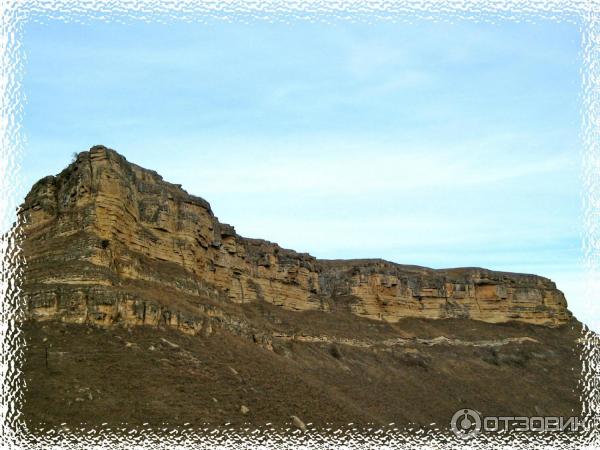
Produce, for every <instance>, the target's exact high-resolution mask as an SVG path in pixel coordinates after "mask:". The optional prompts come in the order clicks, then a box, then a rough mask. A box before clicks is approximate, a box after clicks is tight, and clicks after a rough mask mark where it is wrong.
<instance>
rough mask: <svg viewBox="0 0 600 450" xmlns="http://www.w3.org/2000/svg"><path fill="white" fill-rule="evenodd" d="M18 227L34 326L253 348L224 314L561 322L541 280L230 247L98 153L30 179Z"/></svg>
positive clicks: (156, 178) (185, 199)
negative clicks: (101, 327)
mask: <svg viewBox="0 0 600 450" xmlns="http://www.w3.org/2000/svg"><path fill="white" fill-rule="evenodd" d="M19 216H20V221H19V223H20V224H21V225H20V226H22V227H23V235H24V240H23V242H22V248H23V252H24V257H25V260H26V267H25V277H24V280H25V281H24V285H23V293H24V298H25V300H26V302H27V311H28V314H29V316H30V317H32V318H35V319H39V320H43V319H49V318H59V319H61V320H63V321H65V322H77V323H83V322H90V323H96V324H112V323H117V322H122V323H126V324H155V325H160V324H165V325H168V326H174V327H177V328H179V329H181V330H182V331H185V332H188V333H191V334H196V333H210V332H211V330H212V328H213V327H214V326H215V325H217V326H227V327H229V328H230V329H234V330H236V331H237V332H238V334H244V333H245V334H250V335H253V336H254V337H255V339H256V336H257V333H256V330H251V329H249V328H248V327H249V326H248V325H247V324H245V323H244V322H243V321H242V320H240V319H239V318H236V317H235V315H233V314H230V313H229V312H228V311H229V309H228V305H232V304H257V303H261V302H268V303H271V304H273V305H278V306H280V307H281V308H284V309H288V310H320V311H323V312H324V313H327V312H328V311H331V310H332V309H336V308H337V309H339V308H345V309H346V310H348V311H351V312H352V313H354V314H356V315H358V316H362V317H367V318H370V319H375V320H381V321H387V322H396V321H398V320H400V319H402V318H406V317H415V318H429V319H442V318H470V319H475V320H480V321H485V322H507V321H521V322H527V323H532V324H539V325H548V326H555V325H560V324H562V323H565V322H566V321H568V320H569V318H570V313H569V311H568V309H567V304H566V301H565V298H564V296H563V294H562V292H561V291H559V290H557V288H556V286H555V284H554V283H553V282H552V281H550V280H548V279H546V278H543V277H540V276H535V275H524V274H515V273H504V272H494V271H491V270H485V269H480V268H461V269H445V270H434V269H429V268H425V267H417V266H406V265H398V264H394V263H391V262H387V261H383V260H348V261H341V260H339V261H338V260H319V259H316V258H314V257H312V256H310V255H309V254H306V253H297V252H295V251H292V250H287V249H283V248H281V247H279V246H278V245H277V244H274V243H271V242H268V241H264V240H258V239H248V238H244V237H241V236H239V235H238V234H237V233H236V232H235V229H234V228H233V227H232V226H230V225H226V224H223V223H220V222H219V221H218V219H217V217H215V215H214V214H213V212H212V210H211V207H210V205H209V204H208V202H206V201H205V200H203V199H202V198H199V197H195V196H193V195H189V194H188V193H187V192H185V191H184V190H183V189H182V188H181V186H180V185H176V184H171V183H168V182H166V181H164V180H163V179H162V177H161V176H160V175H159V174H157V173H156V172H154V171H151V170H147V169H144V168H142V167H139V166H137V165H135V164H132V163H130V162H128V161H127V160H126V159H125V158H124V157H123V156H121V155H119V154H118V153H117V152H115V151H114V150H110V149H107V148H105V147H103V146H95V147H93V148H91V149H90V150H89V151H87V152H82V153H80V154H79V155H78V156H77V158H76V159H75V160H74V161H73V162H72V163H71V164H70V165H69V166H68V167H67V168H66V169H65V170H63V171H62V172H61V173H60V174H58V175H56V176H49V177H46V178H43V179H42V180H40V181H38V182H37V183H36V184H35V185H34V186H33V188H32V189H31V192H30V193H29V194H28V195H27V197H26V199H25V202H24V204H23V205H22V207H21V209H20V211H19ZM260 339H264V337H263V338H260ZM267 339H268V338H267Z"/></svg>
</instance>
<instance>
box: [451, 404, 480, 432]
mask: <svg viewBox="0 0 600 450" xmlns="http://www.w3.org/2000/svg"><path fill="white" fill-rule="evenodd" d="M450 428H452V432H453V433H454V434H455V435H456V436H457V437H459V438H460V439H470V438H473V437H475V436H477V435H478V434H479V433H480V432H481V416H480V415H479V413H478V412H477V411H473V410H472V409H459V410H458V411H456V413H454V415H453V416H452V420H451V421H450Z"/></svg>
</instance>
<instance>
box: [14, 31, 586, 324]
mask: <svg viewBox="0 0 600 450" xmlns="http://www.w3.org/2000/svg"><path fill="white" fill-rule="evenodd" d="M23 45H24V49H25V51H26V53H27V61H26V63H25V75H24V80H23V83H24V90H25V93H26V96H27V104H26V108H25V119H24V123H23V125H24V134H25V137H26V139H27V143H26V145H25V152H24V155H23V160H22V175H23V179H24V183H23V185H24V186H23V195H24V194H25V192H26V191H27V189H28V187H29V186H30V185H31V184H32V183H33V182H35V181H36V180H37V179H39V178H41V177H43V176H45V175H47V174H54V173H57V172H59V171H60V170H61V169H62V168H63V167H64V166H66V165H67V164H68V162H69V161H70V159H71V155H72V153H73V152H78V151H82V150H86V149H88V148H89V147H90V146H92V145H94V144H104V145H107V146H109V147H112V148H114V149H116V150H117V151H119V152H121V153H122V154H124V155H125V156H126V157H127V158H128V159H129V160H130V161H133V162H135V163H137V164H140V165H142V166H145V167H148V168H151V169H155V170H157V171H158V172H159V173H161V174H162V175H163V176H164V177H165V179H167V180H169V181H172V182H176V183H181V184H183V187H184V188H185V189H186V190H187V191H188V192H190V193H193V194H196V195H200V196H202V197H204V198H206V199H207V200H208V201H209V202H210V203H211V205H212V206H213V210H214V211H215V213H216V214H217V215H218V216H219V218H220V219H221V221H224V222H228V223H231V224H233V225H235V227H236V229H237V230H238V232H239V233H240V234H242V235H244V236H250V237H261V238H266V239H269V240H271V241H275V242H278V243H279V244H281V245H282V246H285V247H290V248H294V249H296V250H299V251H307V252H309V253H311V254H313V255H315V256H317V257H323V258H359V257H382V258H385V259H389V260H392V261H396V262H400V263H410V264H420V265H425V266H430V267H456V266H483V267H488V268H492V269H498V270H508V271H522V272H530V273H537V274H541V275H544V276H548V277H550V278H552V279H553V280H555V281H556V282H557V284H558V286H559V288H561V289H562V290H563V291H565V293H566V295H567V299H568V300H569V303H570V305H571V309H572V310H573V311H574V312H575V313H576V315H578V317H580V318H583V317H584V312H585V302H584V299H583V286H582V284H583V281H582V280H583V267H582V261H581V259H582V249H581V238H582V235H581V232H582V226H581V222H582V210H581V179H580V172H581V167H580V158H581V142H580V137H579V132H580V117H579V112H580V103H579V102H580V97H579V91H580V83H581V81H580V74H579V70H580V65H581V64H580V63H581V61H580V58H581V54H580V37H579V30H578V29H577V27H576V26H574V25H569V24H559V23H555V22H540V23H538V24H516V23H508V22H502V23H499V24H497V25H489V24H476V23H472V22H460V23H456V24H441V23H433V22H417V23H414V24H410V25H409V24H387V23H377V24H375V25H367V24H352V23H350V22H348V23H343V22H339V23H337V24H335V25H324V24H316V23H308V22H297V23H293V24H291V25H285V24H268V23H266V22H257V23H254V24H250V25H243V24H239V23H225V22H222V23H218V22H214V23H211V24H208V25H199V24H185V23H183V22H178V23H173V24H169V25H160V24H142V23H139V24H132V23H129V24H123V25H118V24H106V23H100V22H98V23H94V24H88V25H77V24H65V23H60V22H48V23H46V24H29V25H27V27H26V29H25V34H24V39H23Z"/></svg>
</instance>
